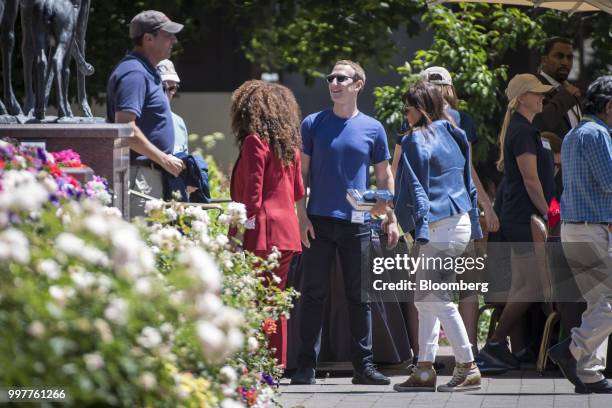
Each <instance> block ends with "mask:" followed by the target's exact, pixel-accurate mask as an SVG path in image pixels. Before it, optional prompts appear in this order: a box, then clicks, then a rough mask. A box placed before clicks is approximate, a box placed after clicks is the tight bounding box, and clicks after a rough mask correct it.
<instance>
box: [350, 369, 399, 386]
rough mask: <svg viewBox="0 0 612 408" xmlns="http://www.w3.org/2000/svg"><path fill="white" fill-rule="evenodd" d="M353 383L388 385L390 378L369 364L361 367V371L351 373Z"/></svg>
mask: <svg viewBox="0 0 612 408" xmlns="http://www.w3.org/2000/svg"><path fill="white" fill-rule="evenodd" d="M353 384H366V385H389V384H391V380H390V379H389V377H385V376H384V375H382V374H381V373H380V371H378V370H377V369H376V367H374V366H372V365H370V366H367V367H366V368H364V369H363V371H362V372H360V373H358V372H356V371H355V372H354V373H353Z"/></svg>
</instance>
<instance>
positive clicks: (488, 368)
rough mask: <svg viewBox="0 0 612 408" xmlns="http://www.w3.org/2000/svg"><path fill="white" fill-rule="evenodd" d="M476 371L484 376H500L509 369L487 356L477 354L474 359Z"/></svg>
mask: <svg viewBox="0 0 612 408" xmlns="http://www.w3.org/2000/svg"><path fill="white" fill-rule="evenodd" d="M474 360H475V361H474V362H475V363H476V366H477V367H478V370H480V372H481V373H482V374H484V375H500V374H504V373H506V372H507V371H508V370H509V368H508V366H507V365H505V364H501V363H500V362H499V361H497V359H492V358H491V357H489V355H488V354H486V353H485V354H481V353H478V355H476V358H475V359H474Z"/></svg>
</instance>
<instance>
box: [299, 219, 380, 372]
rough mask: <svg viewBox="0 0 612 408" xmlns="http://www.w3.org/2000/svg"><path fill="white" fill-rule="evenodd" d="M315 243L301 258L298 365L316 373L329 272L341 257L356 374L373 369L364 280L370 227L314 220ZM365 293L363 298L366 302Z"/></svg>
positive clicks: (367, 225)
mask: <svg viewBox="0 0 612 408" xmlns="http://www.w3.org/2000/svg"><path fill="white" fill-rule="evenodd" d="M309 218H310V221H311V222H312V225H313V228H314V232H315V237H316V238H315V239H314V240H313V239H311V240H310V248H304V249H303V253H302V268H303V269H302V270H303V284H302V296H301V302H302V304H301V307H302V319H301V322H300V334H301V348H300V352H299V355H298V366H299V367H301V368H314V367H316V364H317V358H318V356H319V351H320V349H321V326H322V324H323V306H324V304H325V300H326V298H327V296H328V295H329V289H330V269H331V266H332V262H334V261H335V258H336V252H337V253H338V255H339V258H340V264H341V267H342V273H343V278H344V291H345V294H346V299H347V302H348V312H349V325H350V332H351V344H350V350H351V358H352V363H353V367H354V368H355V370H357V371H361V370H363V368H364V367H365V366H366V365H369V364H372V361H373V356H372V313H371V310H370V304H369V303H367V288H362V284H361V283H362V276H363V277H365V276H367V275H366V274H368V273H371V271H369V270H368V268H369V260H370V225H369V223H368V222H366V223H365V224H352V223H350V222H349V221H344V220H340V219H337V218H332V217H319V216H310V217H309ZM362 293H363V297H364V299H362Z"/></svg>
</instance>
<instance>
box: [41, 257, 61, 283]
mask: <svg viewBox="0 0 612 408" xmlns="http://www.w3.org/2000/svg"><path fill="white" fill-rule="evenodd" d="M37 269H38V272H40V273H42V274H43V275H45V276H46V277H47V278H49V279H53V280H55V279H59V277H60V276H61V272H60V267H59V265H58V264H57V262H55V261H54V260H53V259H43V260H42V261H40V262H39V263H38V266H37Z"/></svg>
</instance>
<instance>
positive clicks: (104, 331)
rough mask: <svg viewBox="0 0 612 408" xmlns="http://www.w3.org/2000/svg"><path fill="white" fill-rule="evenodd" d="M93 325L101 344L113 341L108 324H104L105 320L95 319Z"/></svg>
mask: <svg viewBox="0 0 612 408" xmlns="http://www.w3.org/2000/svg"><path fill="white" fill-rule="evenodd" d="M93 325H94V327H95V328H96V330H97V331H98V334H99V335H100V338H101V339H102V341H103V342H105V343H107V342H109V341H112V340H113V332H112V330H111V328H110V326H109V324H108V323H106V320H103V319H96V320H94V323H93Z"/></svg>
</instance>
